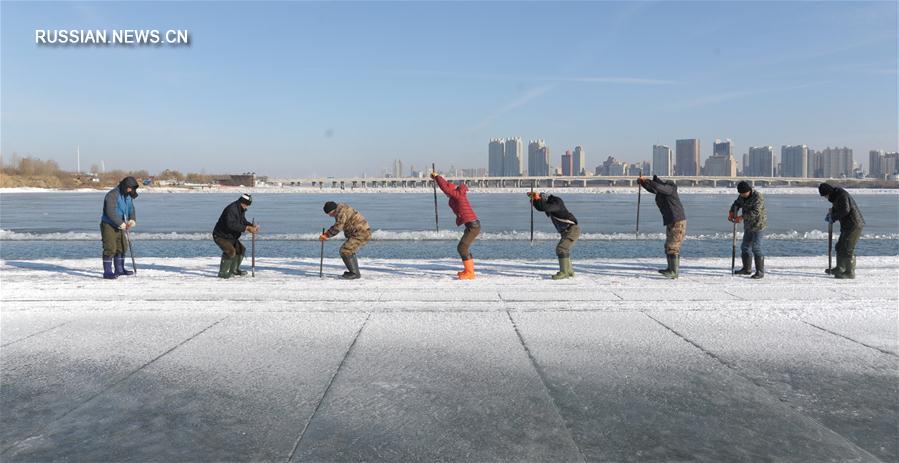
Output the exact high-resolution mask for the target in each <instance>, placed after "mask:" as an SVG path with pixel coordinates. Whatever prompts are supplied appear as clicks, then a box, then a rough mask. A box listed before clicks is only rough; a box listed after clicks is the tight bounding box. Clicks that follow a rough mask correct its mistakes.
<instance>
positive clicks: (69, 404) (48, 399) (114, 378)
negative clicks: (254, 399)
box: [0, 312, 222, 460]
mask: <svg viewBox="0 0 899 463" xmlns="http://www.w3.org/2000/svg"><path fill="white" fill-rule="evenodd" d="M221 318H222V316H220V315H193V314H180V315H179V316H178V317H171V316H169V315H164V314H163V315H157V314H142V315H140V316H137V315H134V314H121V313H118V314H102V315H99V314H98V315H92V314H80V316H79V317H78V319H77V320H73V321H72V322H70V323H67V324H65V325H63V326H60V327H59V328H56V329H53V330H49V331H45V332H43V333H41V334H39V335H36V336H32V337H30V338H28V339H24V340H22V341H20V342H17V343H14V344H12V345H9V346H5V347H3V349H2V351H0V359H2V365H0V368H2V373H3V374H2V382H0V390H2V393H0V409H2V419H3V426H0V436H2V449H3V450H5V449H7V448H8V447H10V446H13V447H14V448H13V449H12V450H11V453H4V454H3V458H2V459H3V460H6V458H7V457H8V456H9V455H15V454H16V453H17V452H19V451H24V450H27V449H28V448H29V447H30V445H31V442H32V441H30V440H23V439H27V438H28V437H30V436H34V435H36V434H39V433H40V432H41V431H42V429H44V428H45V427H46V426H48V425H49V424H50V423H52V422H53V420H56V419H59V418H60V417H62V416H64V415H66V414H67V413H70V412H71V411H72V410H74V409H76V408H77V407H79V406H81V405H82V404H83V403H84V402H85V401H87V400H89V399H91V398H93V397H94V396H96V395H97V394H100V393H102V392H103V391H105V390H106V389H107V388H109V387H111V386H113V385H114V384H115V383H116V382H118V381H121V380H123V379H125V378H127V377H128V375H130V374H132V373H134V372H135V371H137V370H138V369H139V368H141V367H142V366H144V365H146V364H147V363H148V362H150V361H152V360H153V359H155V358H156V357H158V356H160V355H162V354H163V353H165V352H166V351H168V350H169V349H172V348H173V347H175V346H177V345H178V344H180V343H181V342H183V341H184V340H186V339H189V338H190V337H192V336H194V335H196V334H197V333H199V332H200V331H202V330H204V329H206V328H208V327H209V326H211V325H212V324H214V323H215V322H216V321H218V320H220V319H221ZM19 320H21V321H22V323H23V324H25V325H30V324H31V323H32V321H33V318H32V317H31V315H30V314H22V315H20V314H17V313H5V312H4V314H3V323H4V324H10V325H13V326H15V325H17V324H18V323H19Z"/></svg>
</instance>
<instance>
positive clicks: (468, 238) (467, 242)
mask: <svg viewBox="0 0 899 463" xmlns="http://www.w3.org/2000/svg"><path fill="white" fill-rule="evenodd" d="M431 178H432V179H434V181H435V182H437V186H439V187H440V190H441V191H443V193H444V194H445V195H446V196H447V197H448V198H449V207H450V209H452V210H453V213H454V214H456V226H457V227H458V226H459V225H462V224H464V225H465V232H464V233H462V239H461V240H459V245H458V246H457V247H456V250H457V251H459V257H461V258H462V265H463V266H464V267H465V270H463V271H461V272H457V275H459V279H460V280H474V277H475V275H474V259H472V256H471V251H469V248H470V247H471V243H473V242H474V239H475V238H477V237H478V234H479V233H481V222H480V221H479V220H478V216H477V215H475V213H474V210H472V208H471V204H469V202H468V196H467V193H468V185H465V184H464V183H460V184H459V185H458V186H457V185H455V184H452V183H450V182H447V181H446V180H445V179H444V178H443V177H441V176H440V175H439V174H437V173H436V172H431Z"/></svg>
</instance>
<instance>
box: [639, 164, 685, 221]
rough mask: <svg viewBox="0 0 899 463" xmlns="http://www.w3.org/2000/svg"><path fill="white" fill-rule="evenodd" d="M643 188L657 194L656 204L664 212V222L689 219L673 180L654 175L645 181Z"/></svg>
mask: <svg viewBox="0 0 899 463" xmlns="http://www.w3.org/2000/svg"><path fill="white" fill-rule="evenodd" d="M642 185H643V189H645V190H646V191H648V192H650V193H652V194H654V195H656V206H658V207H659V211H661V212H662V223H663V224H665V225H671V224H673V223H674V222H680V221H681V220H687V215H686V214H685V213H684V206H683V205H682V204H681V202H680V196H678V195H677V184H675V183H674V181H672V180H662V179H660V178H659V177H658V176H655V175H653V176H652V180H648V181H645V182H644V183H643V184H642Z"/></svg>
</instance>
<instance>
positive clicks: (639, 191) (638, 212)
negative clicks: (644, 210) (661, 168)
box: [634, 169, 643, 238]
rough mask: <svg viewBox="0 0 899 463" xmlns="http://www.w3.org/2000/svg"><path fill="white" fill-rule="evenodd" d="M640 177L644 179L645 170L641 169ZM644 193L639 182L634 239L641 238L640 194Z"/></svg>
mask: <svg viewBox="0 0 899 463" xmlns="http://www.w3.org/2000/svg"><path fill="white" fill-rule="evenodd" d="M640 177H643V169H640ZM642 192H643V186H642V185H640V181H639V180H638V181H637V230H636V231H635V232H634V235H635V236H634V238H640V194H641V193H642Z"/></svg>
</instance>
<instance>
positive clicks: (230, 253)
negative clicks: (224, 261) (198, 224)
mask: <svg viewBox="0 0 899 463" xmlns="http://www.w3.org/2000/svg"><path fill="white" fill-rule="evenodd" d="M213 240H214V241H215V244H216V245H218V247H219V248H220V249H221V250H222V257H227V258H229V259H233V258H234V256H236V255H238V254H240V255H241V256H243V255H245V254H246V253H247V248H246V247H245V246H244V245H243V243H241V242H240V240H229V239H225V238H213Z"/></svg>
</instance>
